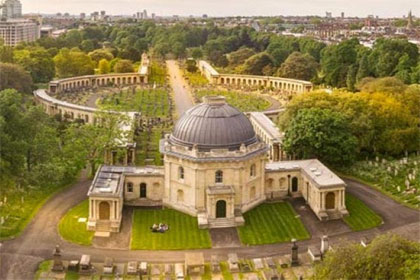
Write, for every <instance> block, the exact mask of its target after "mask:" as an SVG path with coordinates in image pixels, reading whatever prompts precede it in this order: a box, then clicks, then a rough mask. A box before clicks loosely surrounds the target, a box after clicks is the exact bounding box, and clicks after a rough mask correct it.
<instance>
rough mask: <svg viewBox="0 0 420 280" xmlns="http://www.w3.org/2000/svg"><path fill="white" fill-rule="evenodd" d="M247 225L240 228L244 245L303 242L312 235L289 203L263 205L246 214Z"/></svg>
mask: <svg viewBox="0 0 420 280" xmlns="http://www.w3.org/2000/svg"><path fill="white" fill-rule="evenodd" d="M244 217H245V225H244V226H242V227H240V228H238V233H239V238H240V239H241V242H242V243H243V244H247V245H259V244H270V243H278V242H287V241H290V240H291V239H292V238H295V239H298V240H303V239H308V238H310V234H309V233H308V231H307V230H306V229H305V226H304V225H303V223H302V222H301V220H300V219H299V217H298V216H297V214H296V212H295V211H294V209H293V207H292V206H291V205H290V203H288V202H279V203H272V204H268V203H266V204H262V205H260V206H258V207H256V208H255V209H252V210H251V211H249V212H247V213H245V214H244Z"/></svg>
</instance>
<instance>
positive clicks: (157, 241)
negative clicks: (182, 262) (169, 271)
mask: <svg viewBox="0 0 420 280" xmlns="http://www.w3.org/2000/svg"><path fill="white" fill-rule="evenodd" d="M158 223H165V224H168V225H169V230H168V231H167V232H165V233H153V232H151V231H150V227H151V226H152V225H153V224H158ZM210 247H211V240H210V234H209V232H208V230H204V229H199V228H198V224H197V218H196V217H192V216H189V215H186V214H184V213H181V212H178V211H175V210H172V209H164V210H143V209H141V210H135V211H134V216H133V226H132V232H131V249H134V250H142V249H143V250H179V249H199V248H210Z"/></svg>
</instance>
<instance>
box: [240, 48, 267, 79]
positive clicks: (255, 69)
mask: <svg viewBox="0 0 420 280" xmlns="http://www.w3.org/2000/svg"><path fill="white" fill-rule="evenodd" d="M270 65H273V59H272V57H271V56H270V55H269V54H268V53H266V52H262V53H257V54H255V55H253V56H251V57H250V58H248V59H247V60H246V61H245V63H244V64H243V67H242V69H241V72H242V73H245V74H251V75H262V74H263V69H264V67H266V66H270Z"/></svg>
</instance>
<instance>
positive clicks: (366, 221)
mask: <svg viewBox="0 0 420 280" xmlns="http://www.w3.org/2000/svg"><path fill="white" fill-rule="evenodd" d="M346 207H347V210H348V211H349V214H350V215H349V216H347V217H344V221H345V222H346V223H347V224H348V225H349V227H350V228H351V229H352V230H354V231H361V230H366V229H370V228H374V227H377V226H379V225H380V224H381V223H382V218H381V217H380V216H379V215H378V214H376V213H375V212H373V211H372V210H371V209H370V208H369V207H367V206H366V204H364V203H363V202H362V201H361V200H359V199H358V198H356V197H354V196H353V195H351V194H349V193H346Z"/></svg>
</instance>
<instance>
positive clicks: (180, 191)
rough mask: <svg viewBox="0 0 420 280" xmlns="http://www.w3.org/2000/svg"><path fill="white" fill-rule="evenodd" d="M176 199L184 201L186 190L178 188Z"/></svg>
mask: <svg viewBox="0 0 420 280" xmlns="http://www.w3.org/2000/svg"><path fill="white" fill-rule="evenodd" d="M176 200H177V201H178V202H184V191H183V190H178V191H177V192H176Z"/></svg>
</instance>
